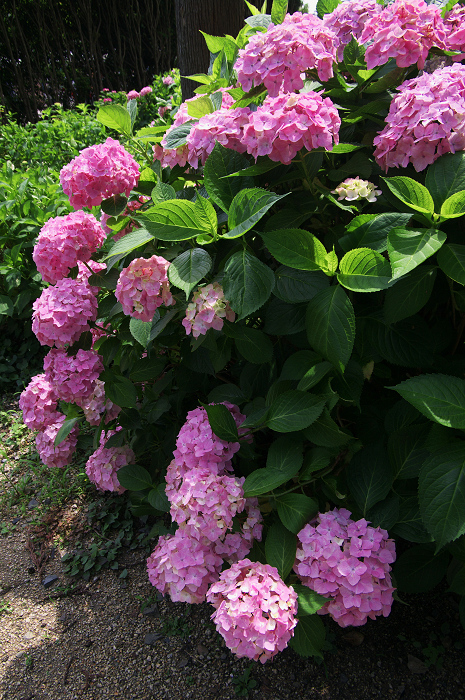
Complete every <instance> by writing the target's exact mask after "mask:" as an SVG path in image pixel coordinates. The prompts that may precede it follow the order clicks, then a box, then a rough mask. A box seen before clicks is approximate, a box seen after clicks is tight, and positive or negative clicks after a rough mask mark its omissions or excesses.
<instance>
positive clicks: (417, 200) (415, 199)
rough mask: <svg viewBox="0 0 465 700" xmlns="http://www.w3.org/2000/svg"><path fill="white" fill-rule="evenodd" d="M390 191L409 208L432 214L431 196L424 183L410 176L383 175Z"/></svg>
mask: <svg viewBox="0 0 465 700" xmlns="http://www.w3.org/2000/svg"><path fill="white" fill-rule="evenodd" d="M383 180H384V182H385V183H386V184H387V186H388V187H389V189H390V190H391V192H392V193H393V194H394V195H395V196H396V197H397V198H398V199H400V201H401V202H403V203H404V204H406V205H407V206H408V207H410V208H411V209H415V211H419V212H421V213H422V214H433V212H434V202H433V198H432V196H431V195H430V193H429V192H428V190H427V189H426V187H425V186H424V185H422V184H421V183H419V182H417V181H416V180H412V179H411V178H410V177H403V176H401V177H383Z"/></svg>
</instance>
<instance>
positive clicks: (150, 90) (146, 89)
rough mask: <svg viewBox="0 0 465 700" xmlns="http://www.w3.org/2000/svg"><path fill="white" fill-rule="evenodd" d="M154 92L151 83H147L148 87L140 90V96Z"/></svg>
mask: <svg viewBox="0 0 465 700" xmlns="http://www.w3.org/2000/svg"><path fill="white" fill-rule="evenodd" d="M151 92H153V90H152V88H151V87H150V85H147V86H146V87H143V88H142V90H141V91H140V97H145V95H150V93H151Z"/></svg>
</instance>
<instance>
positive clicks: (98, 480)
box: [86, 428, 136, 493]
mask: <svg viewBox="0 0 465 700" xmlns="http://www.w3.org/2000/svg"><path fill="white" fill-rule="evenodd" d="M118 430H121V428H118ZM116 432H117V430H108V431H107V432H106V433H105V432H102V434H101V436H100V446H99V447H98V448H97V449H96V450H95V452H94V453H93V454H91V456H90V457H89V459H88V460H87V463H86V474H87V476H88V477H89V479H90V481H92V483H93V484H95V485H96V487H97V488H98V489H99V490H100V491H113V492H115V493H123V491H126V489H125V488H124V487H123V486H121V484H120V483H119V481H118V469H121V467H125V466H126V465H128V464H134V462H135V461H136V455H135V454H134V452H133V450H131V448H130V447H128V446H127V445H123V446H122V447H105V443H106V441H107V440H109V439H110V438H111V436H112V435H116Z"/></svg>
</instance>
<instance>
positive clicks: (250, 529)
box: [215, 498, 263, 564]
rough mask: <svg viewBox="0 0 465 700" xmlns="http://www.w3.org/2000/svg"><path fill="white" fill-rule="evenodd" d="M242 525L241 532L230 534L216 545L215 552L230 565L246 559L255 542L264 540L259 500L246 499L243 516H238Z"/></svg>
mask: <svg viewBox="0 0 465 700" xmlns="http://www.w3.org/2000/svg"><path fill="white" fill-rule="evenodd" d="M236 520H237V521H238V522H239V523H240V527H241V529H240V531H239V532H228V533H226V535H225V536H223V539H220V540H218V541H217V542H216V543H215V552H216V553H217V554H219V555H220V556H221V557H223V559H224V560H225V561H227V562H228V563H229V564H234V563H235V562H238V561H240V560H241V559H244V558H245V557H246V556H247V555H248V554H249V552H250V550H251V548H252V545H253V542H254V540H258V541H260V540H261V539H262V531H263V524H262V523H263V519H262V514H261V511H260V508H259V507H258V498H246V499H245V510H243V511H242V513H241V515H240V516H239V517H238V516H236Z"/></svg>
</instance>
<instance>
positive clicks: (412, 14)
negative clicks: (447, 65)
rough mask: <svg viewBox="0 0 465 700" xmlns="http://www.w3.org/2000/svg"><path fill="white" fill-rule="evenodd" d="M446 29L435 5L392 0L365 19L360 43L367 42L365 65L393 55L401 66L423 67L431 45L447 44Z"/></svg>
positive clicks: (379, 63) (442, 46)
mask: <svg viewBox="0 0 465 700" xmlns="http://www.w3.org/2000/svg"><path fill="white" fill-rule="evenodd" d="M446 39H447V35H446V30H445V26H444V23H443V21H442V18H441V10H440V9H439V7H438V6H437V5H434V4H431V5H428V4H427V3H426V2H425V1H424V0H395V2H393V3H392V4H389V5H386V6H385V7H384V8H383V9H382V11H381V12H379V13H377V14H375V15H373V16H372V17H371V18H370V19H368V20H367V22H366V24H365V27H364V29H363V32H362V34H361V36H360V43H361V44H366V43H369V44H370V45H369V46H368V48H367V50H366V52H365V60H366V62H367V67H368V69H372V68H376V66H382V65H384V64H385V63H387V62H388V60H389V59H390V58H395V59H396V63H397V65H398V66H399V67H400V68H407V67H408V66H412V65H413V64H414V63H416V64H417V66H418V68H420V69H421V68H423V67H424V65H425V61H426V59H427V57H428V52H429V50H430V49H431V48H432V47H433V46H437V47H438V48H440V49H445V48H446Z"/></svg>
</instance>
